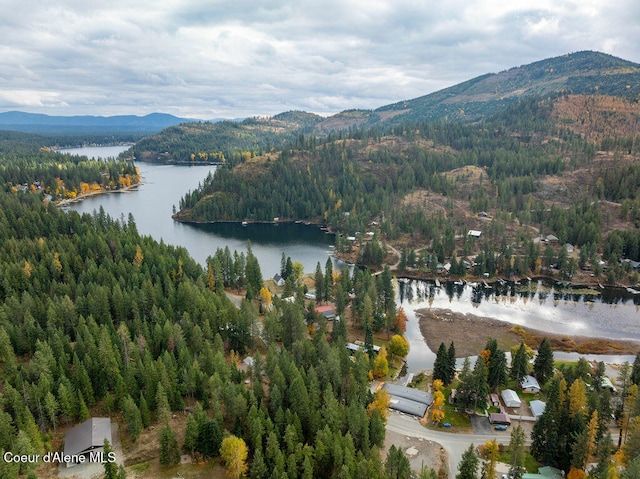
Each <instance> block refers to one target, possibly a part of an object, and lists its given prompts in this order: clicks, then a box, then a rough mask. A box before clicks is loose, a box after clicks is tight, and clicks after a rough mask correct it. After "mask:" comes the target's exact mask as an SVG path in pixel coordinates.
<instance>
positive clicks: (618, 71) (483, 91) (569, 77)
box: [317, 51, 640, 133]
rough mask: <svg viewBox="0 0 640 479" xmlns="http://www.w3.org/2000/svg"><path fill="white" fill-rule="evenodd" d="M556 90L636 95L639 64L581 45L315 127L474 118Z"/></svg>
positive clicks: (348, 113)
mask: <svg viewBox="0 0 640 479" xmlns="http://www.w3.org/2000/svg"><path fill="white" fill-rule="evenodd" d="M557 93H568V94H591V95H610V96H618V97H624V98H630V99H638V98H640V64H637V63H633V62H630V61H627V60H622V59H620V58H616V57H614V56H611V55H607V54H605V53H599V52H593V51H583V52H577V53H571V54H567V55H563V56H560V57H555V58H548V59H546V60H541V61H538V62H534V63H530V64H528V65H523V66H520V67H514V68H511V69H509V70H506V71H503V72H500V73H488V74H485V75H482V76H479V77H476V78H473V79H471V80H468V81H466V82H463V83H459V84H457V85H454V86H452V87H449V88H445V89H444V90H440V91H437V92H434V93H431V94H429V95H425V96H421V97H419V98H415V99H413V100H405V101H400V102H397V103H393V104H391V105H385V106H382V107H380V108H377V109H375V110H348V111H345V112H341V113H338V114H336V115H333V116H331V117H329V118H327V119H326V120H325V121H324V122H322V123H320V124H319V125H318V126H317V132H318V133H322V132H326V131H332V130H333V131H335V130H336V129H344V128H348V127H349V126H360V125H374V124H390V123H401V122H403V121H407V120H448V121H461V122H474V121H478V120H481V119H484V118H488V117H490V116H491V115H493V114H495V113H497V112H499V111H502V110H504V109H505V108H506V107H507V106H508V105H510V104H513V103H515V101H517V100H518V99H520V98H523V97H528V96H533V95H537V96H540V97H544V96H548V95H551V94H557Z"/></svg>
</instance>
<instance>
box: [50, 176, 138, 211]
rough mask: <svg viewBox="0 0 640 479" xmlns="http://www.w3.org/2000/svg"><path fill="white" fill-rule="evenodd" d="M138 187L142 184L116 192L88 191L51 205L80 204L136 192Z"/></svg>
mask: <svg viewBox="0 0 640 479" xmlns="http://www.w3.org/2000/svg"><path fill="white" fill-rule="evenodd" d="M140 185H142V182H139V183H136V184H135V185H131V186H127V187H125V188H118V189H117V190H100V191H90V192H89V193H83V194H81V195H78V196H76V197H75V198H63V199H61V200H58V201H54V202H53V204H54V205H56V206H57V207H59V208H61V207H64V206H68V205H71V204H74V203H80V202H81V201H83V200H86V199H87V198H91V197H93V196H99V195H108V194H110V193H129V192H131V191H135V190H137V189H138V187H139V186H140Z"/></svg>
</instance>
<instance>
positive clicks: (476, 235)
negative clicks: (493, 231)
mask: <svg viewBox="0 0 640 479" xmlns="http://www.w3.org/2000/svg"><path fill="white" fill-rule="evenodd" d="M481 235H482V231H480V230H469V232H468V233H467V236H471V237H472V238H480V236H481Z"/></svg>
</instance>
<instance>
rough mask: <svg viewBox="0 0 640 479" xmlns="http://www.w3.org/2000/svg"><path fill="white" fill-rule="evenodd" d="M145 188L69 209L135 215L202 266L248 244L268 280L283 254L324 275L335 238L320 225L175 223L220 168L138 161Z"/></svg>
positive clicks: (105, 151) (142, 226) (101, 152)
mask: <svg viewBox="0 0 640 479" xmlns="http://www.w3.org/2000/svg"><path fill="white" fill-rule="evenodd" d="M127 148H128V147H127V146H115V147H87V148H77V149H68V150H65V151H64V152H66V153H76V152H77V153H78V154H81V155H85V156H88V157H90V158H91V157H99V158H107V157H117V155H118V154H119V153H120V152H122V151H124V150H126V149H127ZM136 165H137V166H138V168H139V169H140V175H141V178H142V184H141V185H140V186H139V187H137V188H136V189H133V190H131V191H128V192H126V193H110V194H104V195H98V196H93V197H89V198H86V199H84V200H82V201H79V202H77V203H72V204H71V205H70V206H69V208H70V209H73V210H75V211H78V212H79V213H92V212H93V211H94V210H97V209H99V208H100V207H101V206H102V207H103V208H104V210H105V212H106V213H107V214H109V215H110V216H112V217H113V218H121V217H124V218H125V219H126V218H127V217H128V216H129V213H131V214H133V217H134V218H135V221H136V226H137V228H138V231H139V232H140V233H141V234H144V235H150V236H152V237H153V238H155V239H156V240H158V241H160V240H161V239H162V240H164V242H165V243H168V244H172V245H175V246H184V247H185V248H186V249H187V250H188V251H189V253H190V254H191V256H192V257H193V258H194V259H195V260H196V261H198V262H199V263H200V264H205V261H206V259H207V257H208V256H210V255H213V254H214V253H215V251H216V249H217V248H224V247H225V246H228V247H229V249H231V251H232V252H233V250H237V251H238V252H240V251H244V252H246V251H247V241H251V249H252V251H253V253H254V254H255V255H256V257H257V258H258V260H259V262H260V267H261V269H262V275H263V277H264V278H269V277H272V276H273V275H274V274H275V273H277V272H279V271H280V260H281V257H282V252H284V253H285V255H287V256H290V257H291V259H292V261H298V262H300V263H302V265H303V266H304V270H305V272H307V273H312V272H314V271H315V269H316V264H317V263H318V262H320V264H321V266H322V268H323V270H324V266H325V263H326V261H327V258H328V257H329V253H330V251H331V249H330V246H332V245H333V243H334V240H333V238H334V237H333V235H330V234H327V233H325V232H324V231H321V230H320V229H319V228H317V227H314V226H307V225H304V224H295V223H282V224H278V225H274V224H249V225H247V226H242V225H241V224H240V223H216V224H203V225H191V224H185V223H180V222H177V221H174V220H173V219H172V218H171V215H172V213H173V208H174V206H175V207H176V208H177V207H178V204H179V202H180V198H181V197H182V196H183V195H184V193H186V192H187V190H194V189H196V188H197V187H198V184H199V183H200V182H201V181H202V180H203V179H204V178H205V177H206V176H207V175H208V174H209V172H213V171H215V169H216V167H215V166H210V165H196V166H179V165H159V164H152V163H142V162H136Z"/></svg>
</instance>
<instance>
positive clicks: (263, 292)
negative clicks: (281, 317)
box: [260, 286, 271, 312]
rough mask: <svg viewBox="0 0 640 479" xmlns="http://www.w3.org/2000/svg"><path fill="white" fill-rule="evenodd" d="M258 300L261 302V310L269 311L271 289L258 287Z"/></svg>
mask: <svg viewBox="0 0 640 479" xmlns="http://www.w3.org/2000/svg"><path fill="white" fill-rule="evenodd" d="M260 301H261V302H262V309H263V311H265V312H266V311H269V310H270V309H271V291H269V290H268V289H267V288H265V287H264V286H263V287H262V288H260Z"/></svg>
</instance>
